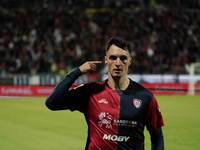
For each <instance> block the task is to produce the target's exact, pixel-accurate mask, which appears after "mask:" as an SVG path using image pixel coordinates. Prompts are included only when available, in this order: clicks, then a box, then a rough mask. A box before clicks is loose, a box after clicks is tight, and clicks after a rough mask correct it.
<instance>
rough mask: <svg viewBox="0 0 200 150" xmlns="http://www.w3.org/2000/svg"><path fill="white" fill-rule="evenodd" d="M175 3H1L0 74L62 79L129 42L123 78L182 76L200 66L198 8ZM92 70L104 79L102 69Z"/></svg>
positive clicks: (9, 0) (90, 0)
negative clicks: (110, 43) (111, 42)
mask: <svg viewBox="0 0 200 150" xmlns="http://www.w3.org/2000/svg"><path fill="white" fill-rule="evenodd" d="M145 2H146V1H145ZM165 2H166V1H163V3H165ZM170 2H171V1H170ZM175 2H176V3H175V5H173V7H172V2H171V3H169V4H170V5H168V6H165V5H162V4H160V3H161V2H160V1H159V0H157V1H156V0H155V1H148V3H147V2H146V3H145V5H148V6H149V7H145V8H142V7H136V6H134V4H131V3H130V1H126V0H98V1H96V0H82V1H80V0H60V1H53V0H44V1H39V0H33V1H29V0H16V1H15V0H1V1H0V74H32V75H34V74H43V73H44V74H47V73H48V74H66V73H68V72H69V71H70V70H71V69H73V68H75V67H77V66H79V65H81V64H82V63H84V62H85V61H88V60H102V61H103V60H104V55H105V50H104V47H105V45H106V42H107V40H108V39H109V38H111V37H113V36H117V37H121V38H123V39H126V40H128V41H130V42H131V45H132V52H131V56H132V57H133V59H132V65H131V66H130V70H129V73H135V74H185V73H187V69H186V66H187V65H189V64H190V63H192V62H196V61H200V10H199V9H198V8H200V4H199V3H198V1H194V2H193V3H192V4H191V5H188V6H191V7H189V8H186V7H180V6H181V2H182V3H183V4H184V5H185V4H187V3H188V2H189V1H187V0H184V1H181V0H178V1H175ZM158 4H159V7H157V5H158ZM184 5H183V6H184ZM176 6H177V7H176ZM98 69H99V70H98V71H99V72H100V73H105V64H102V65H101V66H99V68H98Z"/></svg>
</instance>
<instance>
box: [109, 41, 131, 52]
mask: <svg viewBox="0 0 200 150" xmlns="http://www.w3.org/2000/svg"><path fill="white" fill-rule="evenodd" d="M113 44H114V45H115V46H117V47H120V48H122V49H123V50H125V51H127V50H128V51H129V53H131V44H130V43H129V42H128V41H126V40H124V39H121V38H119V37H113V38H110V39H109V40H108V43H107V45H106V47H105V50H106V53H107V52H108V50H109V48H110V46H112V45H113Z"/></svg>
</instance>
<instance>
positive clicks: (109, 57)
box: [109, 55, 117, 60]
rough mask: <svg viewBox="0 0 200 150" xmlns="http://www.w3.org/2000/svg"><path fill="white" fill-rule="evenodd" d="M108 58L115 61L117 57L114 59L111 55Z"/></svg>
mask: <svg viewBox="0 0 200 150" xmlns="http://www.w3.org/2000/svg"><path fill="white" fill-rule="evenodd" d="M109 58H110V59H111V60H116V59H117V57H116V56H113V55H111V56H110V57H109Z"/></svg>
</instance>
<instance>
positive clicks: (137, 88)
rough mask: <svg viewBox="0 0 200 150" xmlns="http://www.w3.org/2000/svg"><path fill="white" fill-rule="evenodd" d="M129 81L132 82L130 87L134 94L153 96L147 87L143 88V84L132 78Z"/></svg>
mask: <svg viewBox="0 0 200 150" xmlns="http://www.w3.org/2000/svg"><path fill="white" fill-rule="evenodd" d="M131 82H132V83H131V88H130V89H131V90H132V91H134V93H135V94H137V95H144V96H148V97H149V98H150V99H151V98H152V97H153V93H152V92H151V91H150V90H149V89H147V88H145V87H144V86H143V85H141V84H140V83H138V82H135V81H133V80H131Z"/></svg>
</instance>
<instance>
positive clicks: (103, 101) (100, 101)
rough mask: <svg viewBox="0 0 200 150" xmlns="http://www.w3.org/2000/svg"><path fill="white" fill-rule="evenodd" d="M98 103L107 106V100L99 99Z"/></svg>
mask: <svg viewBox="0 0 200 150" xmlns="http://www.w3.org/2000/svg"><path fill="white" fill-rule="evenodd" d="M98 102H99V103H104V104H108V101H107V100H105V99H104V98H102V99H100V100H99V101H98Z"/></svg>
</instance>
